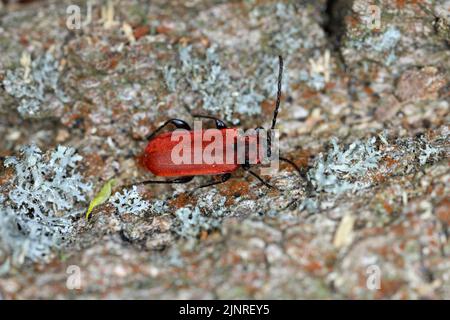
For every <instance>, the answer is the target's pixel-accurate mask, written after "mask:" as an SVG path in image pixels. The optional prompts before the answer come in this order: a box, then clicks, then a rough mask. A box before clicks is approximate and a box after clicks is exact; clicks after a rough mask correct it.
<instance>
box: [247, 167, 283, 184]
mask: <svg viewBox="0 0 450 320" xmlns="http://www.w3.org/2000/svg"><path fill="white" fill-rule="evenodd" d="M242 168H243V169H244V170H245V171H247V172H248V173H250V174H251V175H252V176H254V177H255V178H256V179H258V180H259V182H261V183H262V184H263V185H265V186H266V187H267V188H270V189H278V188H276V187H274V186H272V185H271V184H270V183H268V182H267V181H264V179H263V178H261V177H260V176H258V175H257V174H256V173H254V172H253V171H252V170H250V166H249V165H247V164H243V165H242Z"/></svg>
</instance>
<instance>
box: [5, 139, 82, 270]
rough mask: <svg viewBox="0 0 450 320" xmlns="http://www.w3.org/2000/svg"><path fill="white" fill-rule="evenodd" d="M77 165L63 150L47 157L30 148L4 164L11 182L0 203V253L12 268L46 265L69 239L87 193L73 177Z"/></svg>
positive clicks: (67, 150)
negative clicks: (11, 174)
mask: <svg viewBox="0 0 450 320" xmlns="http://www.w3.org/2000/svg"><path fill="white" fill-rule="evenodd" d="M81 159H82V157H81V156H79V155H77V154H76V153H75V150H74V149H72V148H68V147H64V146H59V147H57V148H56V150H54V151H53V152H51V153H50V154H49V155H48V157H47V156H46V155H44V154H43V153H42V152H41V150H40V149H39V148H38V147H36V146H30V147H23V148H22V149H21V156H20V157H10V158H7V159H6V161H5V166H6V167H13V168H14V170H15V176H14V177H13V179H12V180H11V181H10V183H9V184H8V185H6V188H7V190H9V192H8V193H7V196H6V197H3V198H2V199H0V200H1V201H0V228H1V233H0V248H1V249H2V250H3V251H5V252H6V253H7V254H9V255H11V257H12V259H11V260H12V262H13V264H22V263H23V262H24V261H25V260H26V259H29V260H31V261H45V260H47V259H48V258H49V256H50V255H51V253H52V252H53V250H54V249H56V248H59V247H60V246H61V245H62V244H63V243H64V240H65V239H66V237H67V236H68V235H70V233H71V231H72V222H73V220H74V219H75V218H77V217H78V216H79V215H80V214H81V213H82V211H83V208H82V207H81V206H80V204H81V203H84V202H85V201H86V195H87V193H89V192H90V191H91V185H90V184H87V183H85V182H83V178H82V176H81V175H80V174H79V173H78V171H77V163H78V162H79V161H80V160H81Z"/></svg>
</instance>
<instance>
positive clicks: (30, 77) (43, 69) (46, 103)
mask: <svg viewBox="0 0 450 320" xmlns="http://www.w3.org/2000/svg"><path fill="white" fill-rule="evenodd" d="M58 65H59V64H58V61H56V60H55V58H54V57H53V55H52V54H50V53H46V54H45V55H43V56H39V57H38V58H36V59H35V60H33V61H32V62H31V65H30V66H29V70H27V69H28V67H23V66H22V67H20V68H17V69H15V70H8V71H7V72H6V76H5V79H4V80H3V85H4V87H5V90H6V92H7V93H8V94H9V95H11V96H13V97H14V98H16V99H17V100H18V102H19V105H18V107H17V111H18V112H19V113H20V114H21V115H22V116H23V117H39V116H42V115H43V114H46V113H49V112H51V110H50V109H51V108H50V105H52V104H55V103H64V102H67V101H68V98H67V96H66V95H65V93H64V92H63V90H62V89H61V87H60V77H61V75H60V72H59V70H58Z"/></svg>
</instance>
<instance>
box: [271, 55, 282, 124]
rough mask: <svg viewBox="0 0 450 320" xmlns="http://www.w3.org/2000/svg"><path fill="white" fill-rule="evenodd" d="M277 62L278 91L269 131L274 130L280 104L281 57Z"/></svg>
mask: <svg viewBox="0 0 450 320" xmlns="http://www.w3.org/2000/svg"><path fill="white" fill-rule="evenodd" d="M278 61H279V71H278V91H277V103H276V105H275V110H274V111H273V118H272V127H271V128H270V129H275V125H276V123H277V116H278V109H280V102H281V82H282V80H283V57H282V56H278Z"/></svg>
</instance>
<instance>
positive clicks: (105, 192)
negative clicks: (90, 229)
mask: <svg viewBox="0 0 450 320" xmlns="http://www.w3.org/2000/svg"><path fill="white" fill-rule="evenodd" d="M116 183H117V181H116V179H111V180H109V181H108V182H106V183H105V184H104V185H103V187H102V189H101V190H100V192H99V193H97V195H96V196H95V198H94V199H93V200H92V201H91V203H90V204H89V209H88V211H87V212H86V220H88V219H89V215H90V214H91V212H92V210H94V208H95V207H96V206H99V205H101V204H103V203H105V202H106V201H107V200H108V199H109V197H110V196H111V191H112V188H113V187H114V186H115V185H116Z"/></svg>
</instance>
